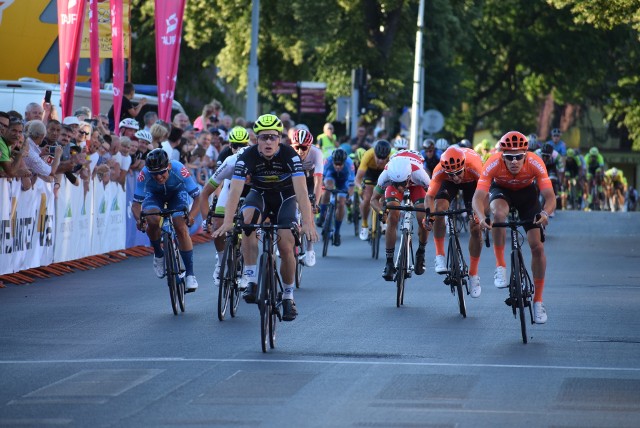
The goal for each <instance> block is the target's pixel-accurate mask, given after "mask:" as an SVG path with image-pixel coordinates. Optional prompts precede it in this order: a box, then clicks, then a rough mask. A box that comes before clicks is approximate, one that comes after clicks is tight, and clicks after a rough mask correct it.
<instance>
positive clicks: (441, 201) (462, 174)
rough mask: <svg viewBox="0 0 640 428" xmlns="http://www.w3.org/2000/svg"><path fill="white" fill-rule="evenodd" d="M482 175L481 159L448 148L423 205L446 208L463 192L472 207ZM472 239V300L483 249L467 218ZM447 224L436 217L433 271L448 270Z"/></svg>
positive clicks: (469, 152) (478, 231)
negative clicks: (446, 252)
mask: <svg viewBox="0 0 640 428" xmlns="http://www.w3.org/2000/svg"><path fill="white" fill-rule="evenodd" d="M481 172H482V158H481V157H480V155H479V154H477V153H476V152H475V151H473V150H471V149H466V148H457V147H449V148H448V149H447V150H446V151H445V152H444V153H443V154H442V157H441V158H440V164H439V165H438V166H437V167H436V169H435V170H434V171H433V177H432V179H431V185H430V186H429V189H428V190H427V196H426V201H425V204H426V206H427V208H429V209H430V210H431V211H434V200H435V211H445V210H447V209H449V205H450V204H451V201H452V200H453V199H454V198H455V197H456V195H457V194H458V192H459V191H460V190H462V196H463V198H464V204H465V206H466V207H467V208H471V200H472V199H473V194H474V192H475V190H476V185H477V183H478V179H479V178H480V173H481ZM469 225H470V230H471V237H470V239H469V261H470V263H469V284H470V285H471V290H470V293H471V297H480V293H481V291H482V290H481V288H480V277H479V276H478V263H479V262H480V252H481V250H482V229H481V227H480V225H479V223H478V222H477V221H476V219H475V217H473V216H470V217H469ZM445 232H446V225H445V219H444V217H441V216H438V217H436V218H435V222H434V230H433V241H434V243H435V247H436V259H435V271H436V273H445V272H446V271H447V258H446V256H445V251H444V239H445Z"/></svg>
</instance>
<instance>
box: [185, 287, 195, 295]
mask: <svg viewBox="0 0 640 428" xmlns="http://www.w3.org/2000/svg"><path fill="white" fill-rule="evenodd" d="M196 290H197V288H185V289H184V294H187V293H193V292H194V291H196Z"/></svg>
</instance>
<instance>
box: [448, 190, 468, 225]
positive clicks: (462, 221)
mask: <svg viewBox="0 0 640 428" xmlns="http://www.w3.org/2000/svg"><path fill="white" fill-rule="evenodd" d="M459 207H464V198H463V194H462V191H459V192H458V194H456V197H455V198H453V200H452V201H451V206H450V207H449V209H451V210H454V211H455V210H459V211H461V212H459V213H458V214H455V216H456V221H455V222H453V225H454V226H455V227H456V232H457V233H458V234H460V233H462V231H463V230H464V231H465V232H468V231H469V229H468V224H467V223H468V217H467V216H468V215H469V211H467V210H466V209H462V208H459ZM449 226H450V224H449V222H448V221H447V230H451V229H449Z"/></svg>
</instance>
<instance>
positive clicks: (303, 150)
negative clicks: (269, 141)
mask: <svg viewBox="0 0 640 428" xmlns="http://www.w3.org/2000/svg"><path fill="white" fill-rule="evenodd" d="M327 125H331V124H327ZM327 125H325V128H326V127H327ZM332 129H333V127H332ZM325 131H326V129H325ZM291 147H292V148H293V150H295V151H296V152H297V153H298V156H300V159H301V161H302V170H303V171H304V175H305V177H306V180H307V192H309V198H310V199H314V200H315V198H316V197H317V198H320V196H321V195H322V176H323V172H324V162H323V157H324V156H323V155H322V150H321V149H319V148H318V147H317V146H315V145H313V135H311V132H309V131H308V130H306V129H296V130H295V131H294V133H293V135H292V136H291ZM316 205H317V204H314V206H313V207H312V208H313V211H314V212H317V211H318V208H317V206H316ZM304 264H305V265H306V266H314V265H315V264H316V252H315V251H314V250H313V242H311V241H307V248H306V249H305V255H304Z"/></svg>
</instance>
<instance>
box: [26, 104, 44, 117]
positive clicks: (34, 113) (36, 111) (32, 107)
mask: <svg viewBox="0 0 640 428" xmlns="http://www.w3.org/2000/svg"><path fill="white" fill-rule="evenodd" d="M43 119H44V109H43V108H42V106H41V105H40V104H38V103H29V104H27V107H26V108H25V109H24V120H25V122H29V121H32V120H43Z"/></svg>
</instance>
